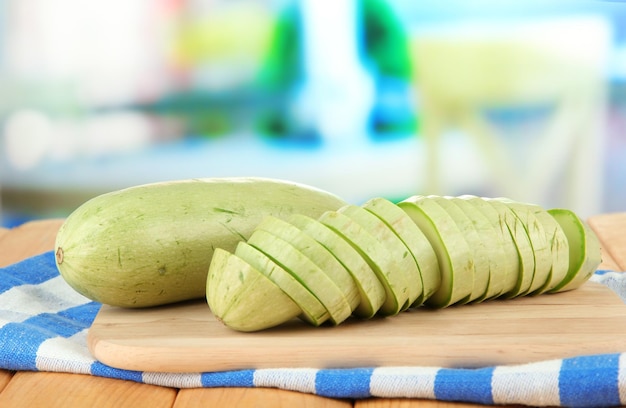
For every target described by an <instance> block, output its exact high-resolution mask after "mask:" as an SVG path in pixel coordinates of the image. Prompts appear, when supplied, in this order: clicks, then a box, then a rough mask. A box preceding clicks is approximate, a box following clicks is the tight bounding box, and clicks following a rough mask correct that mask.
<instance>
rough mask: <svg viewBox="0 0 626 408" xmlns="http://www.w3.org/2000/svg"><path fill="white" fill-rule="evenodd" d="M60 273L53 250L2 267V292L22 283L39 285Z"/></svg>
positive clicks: (0, 270)
mask: <svg viewBox="0 0 626 408" xmlns="http://www.w3.org/2000/svg"><path fill="white" fill-rule="evenodd" d="M58 275H59V272H58V270H57V267H56V264H55V262H54V253H53V252H52V251H49V252H46V253H43V254H40V255H36V256H33V257H31V258H27V259H25V260H23V261H21V262H18V263H16V264H13V265H10V266H7V267H5V268H1V269H0V294H2V293H4V292H6V291H7V290H9V289H11V288H13V287H15V286H21V285H38V284H40V283H43V282H45V281H47V280H49V279H52V278H54V277H56V276H58Z"/></svg>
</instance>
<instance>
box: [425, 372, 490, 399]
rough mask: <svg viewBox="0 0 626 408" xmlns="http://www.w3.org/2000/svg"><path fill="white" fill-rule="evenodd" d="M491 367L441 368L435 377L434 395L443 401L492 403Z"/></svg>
mask: <svg viewBox="0 0 626 408" xmlns="http://www.w3.org/2000/svg"><path fill="white" fill-rule="evenodd" d="M492 375H493V368H491V367H490V368H481V369H449V368H442V369H441V370H439V372H438V373H437V376H436V377H435V397H436V398H437V399H439V400H444V401H466V402H475V403H479V404H493V396H492V394H491V377H492Z"/></svg>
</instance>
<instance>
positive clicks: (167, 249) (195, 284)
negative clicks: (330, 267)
mask: <svg viewBox="0 0 626 408" xmlns="http://www.w3.org/2000/svg"><path fill="white" fill-rule="evenodd" d="M345 204H346V203H345V202H344V201H343V200H342V199H340V198H339V197H337V196H335V195H333V194H330V193H328V192H325V191H323V190H320V189H317V188H314V187H310V186H307V185H303V184H298V183H292V182H287V181H283V180H275V179H266V178H244V177H235V178H208V179H190V180H178V181H170V182H161V183H153V184H145V185H140V186H135V187H130V188H126V189H122V190H118V191H114V192H110V193H106V194H102V195H100V196H97V197H95V198H92V199H91V200H89V201H87V202H85V203H84V204H82V205H81V206H79V207H78V208H77V209H76V210H74V211H73V212H72V213H71V214H70V215H69V216H68V217H67V219H66V220H65V222H64V224H63V225H62V226H61V228H60V230H59V232H58V234H57V237H56V244H55V253H56V264H57V268H58V270H59V272H60V274H61V276H62V277H63V278H64V279H65V281H66V282H67V283H68V284H69V285H70V286H71V287H72V288H74V289H75V290H76V291H77V292H79V293H81V294H82V295H84V296H86V297H87V298H89V299H92V300H95V301H98V302H101V303H104V304H108V305H112V306H120V307H128V308H138V307H149V306H157V305H163V304H168V303H174V302H179V301H183V300H190V299H195V298H202V297H204V296H205V294H206V277H207V274H208V269H209V265H210V263H211V258H212V255H213V251H214V250H215V248H222V249H225V250H227V251H234V249H235V247H236V245H237V243H238V242H240V241H244V240H246V239H248V238H249V236H250V234H251V233H252V231H253V229H254V228H255V227H256V226H257V225H258V224H259V223H260V222H261V220H262V219H263V218H264V217H265V216H267V215H273V216H276V217H279V218H285V217H287V216H289V215H291V214H307V215H309V216H311V217H317V216H319V215H321V214H322V213H323V212H324V211H327V210H336V209H338V208H339V207H341V206H342V205H345Z"/></svg>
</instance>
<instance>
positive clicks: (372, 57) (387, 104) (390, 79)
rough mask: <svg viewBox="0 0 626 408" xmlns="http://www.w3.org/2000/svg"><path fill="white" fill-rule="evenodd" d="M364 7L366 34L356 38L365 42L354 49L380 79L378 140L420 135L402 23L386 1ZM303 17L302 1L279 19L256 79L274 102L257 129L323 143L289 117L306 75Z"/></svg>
mask: <svg viewBox="0 0 626 408" xmlns="http://www.w3.org/2000/svg"><path fill="white" fill-rule="evenodd" d="M359 5H360V7H359V16H358V19H359V21H360V22H361V23H360V25H359V29H360V30H361V33H360V34H359V35H358V36H357V37H358V38H360V39H361V41H360V42H359V43H358V44H355V46H357V47H358V49H359V54H360V55H361V57H362V63H363V64H364V65H365V66H366V67H367V68H368V69H369V70H370V72H371V73H372V75H374V76H375V81H376V90H377V98H376V103H375V105H374V106H373V107H372V113H371V117H370V121H371V123H370V128H371V130H372V133H373V137H374V138H377V137H379V136H380V135H383V137H384V135H389V134H415V132H416V130H417V115H416V113H415V109H414V106H415V105H414V101H413V100H412V87H411V72H412V71H411V58H410V54H409V41H408V36H407V33H406V30H405V27H404V26H403V22H402V21H401V19H400V18H398V16H397V15H396V14H395V12H394V10H393V9H392V7H390V5H389V2H388V1H386V0H361V1H359ZM302 18H303V16H302V15H301V14H300V10H299V9H298V5H297V2H294V3H293V4H291V5H290V6H288V7H286V8H285V9H284V10H283V12H282V13H281V14H280V16H279V17H278V20H277V23H276V25H275V28H274V33H273V35H272V39H271V41H270V44H271V45H270V49H269V51H268V54H267V58H266V59H265V62H264V64H263V66H262V67H261V70H260V72H259V75H258V79H257V83H258V86H259V89H260V90H261V91H262V92H263V93H265V94H267V95H273V96H274V98H272V100H273V102H274V103H273V104H270V105H268V106H266V107H264V108H263V109H262V110H261V112H260V115H259V120H258V125H257V129H259V131H260V133H261V134H263V135H266V136H267V137H270V138H274V139H283V140H284V139H297V140H299V141H304V142H307V143H310V142H314V141H316V140H317V141H319V137H320V135H315V134H312V133H311V132H310V131H309V130H307V129H303V128H301V127H299V123H298V118H294V117H291V116H290V115H289V112H290V110H289V104H290V102H291V100H290V97H291V94H292V90H293V88H294V87H295V86H297V84H299V83H300V82H301V81H302V80H303V75H304V74H303V67H302V60H301V57H300V55H301V47H302V43H303V39H302ZM329 46H332V45H331V44H329ZM370 136H372V135H370Z"/></svg>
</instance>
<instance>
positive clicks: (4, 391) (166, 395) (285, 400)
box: [0, 212, 626, 408]
mask: <svg viewBox="0 0 626 408" xmlns="http://www.w3.org/2000/svg"><path fill="white" fill-rule="evenodd" d="M62 222H63V221H62V220H59V219H55V220H42V221H32V222H29V223H26V224H23V225H21V226H19V227H16V228H13V229H3V228H0V267H2V266H6V265H10V264H12V263H15V262H17V261H20V260H22V259H24V258H27V257H30V256H33V255H37V254H40V253H43V252H45V251H49V250H52V249H53V246H54V239H55V236H56V231H57V229H58V228H59V226H60V225H61V223H62ZM588 222H589V224H590V226H591V227H592V228H593V229H594V230H595V231H596V233H597V234H598V236H599V238H600V241H601V242H602V246H603V248H602V249H603V262H602V265H600V268H601V269H611V270H616V271H625V270H626V212H625V213H614V214H602V215H597V216H594V217H591V218H590V219H589V220H588ZM625 351H626V350H625ZM88 406H89V407H91V406H97V407H100V408H106V407H115V408H119V407H133V408H140V407H147V408H161V407H163V408H165V407H175V408H191V407H212V406H219V407H222V406H226V407H229V406H238V407H248V406H250V407H294V406H302V407H310V408H313V407H328V408H330V407H337V408H339V407H345V408H347V407H358V408H393V407H395V408H401V407H424V408H435V407H440V408H441V407H459V408H461V407H472V406H476V405H474V404H460V403H449V402H439V401H428V400H409V399H380V398H371V399H365V400H356V401H351V400H334V399H330V398H324V397H320V396H316V395H311V394H305V393H298V392H293V391H285V390H278V389H263V388H203V389H183V390H178V389H176V388H167V387H159V386H154V385H147V384H139V383H134V382H131V381H122V380H114V379H108V378H101V377H94V376H89V375H81V374H64V373H47V372H12V371H6V370H0V407H3V408H11V407H29V408H35V407H44V408H54V407H63V408H70V407H88Z"/></svg>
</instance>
